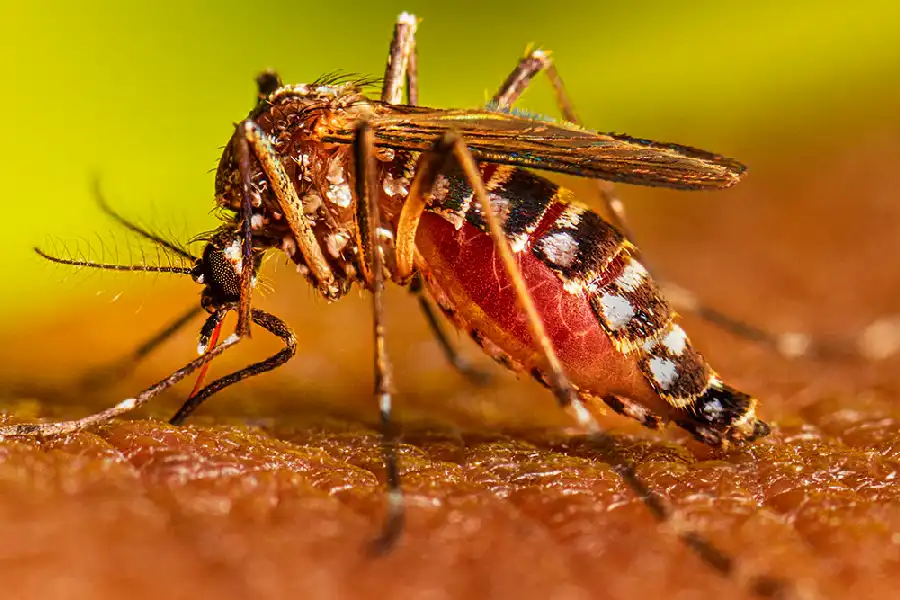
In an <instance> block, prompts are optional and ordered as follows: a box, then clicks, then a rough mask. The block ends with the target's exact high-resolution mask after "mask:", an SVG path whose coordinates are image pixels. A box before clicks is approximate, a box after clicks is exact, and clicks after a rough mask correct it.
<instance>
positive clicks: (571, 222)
mask: <svg viewBox="0 0 900 600" xmlns="http://www.w3.org/2000/svg"><path fill="white" fill-rule="evenodd" d="M583 212H584V210H583V209H581V208H578V207H576V206H571V207H569V208H567V209H566V210H564V211H563V212H562V214H561V215H559V218H557V219H556V222H555V223H554V225H555V226H557V227H559V228H561V229H576V228H577V227H578V224H579V223H580V222H581V213H583Z"/></svg>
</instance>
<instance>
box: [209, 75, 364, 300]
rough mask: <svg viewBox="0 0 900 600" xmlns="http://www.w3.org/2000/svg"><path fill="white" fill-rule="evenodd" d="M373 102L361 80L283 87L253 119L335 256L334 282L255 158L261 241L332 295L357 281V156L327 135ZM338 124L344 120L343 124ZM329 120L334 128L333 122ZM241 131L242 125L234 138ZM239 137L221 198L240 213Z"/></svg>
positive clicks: (224, 169) (322, 243)
mask: <svg viewBox="0 0 900 600" xmlns="http://www.w3.org/2000/svg"><path fill="white" fill-rule="evenodd" d="M373 110H374V108H373V105H372V104H371V103H370V102H369V100H367V99H366V98H365V96H363V94H362V91H361V87H360V85H358V84H356V83H342V84H338V85H334V84H331V85H330V84H328V83H327V82H319V83H313V84H299V85H289V86H282V87H279V88H277V89H276V90H275V91H273V92H272V93H270V94H269V95H268V96H267V97H266V98H265V99H263V100H261V101H260V102H259V103H258V105H257V106H256V108H255V109H254V110H253V111H252V112H251V113H250V115H249V119H251V120H252V121H253V122H254V123H255V124H257V125H258V126H259V127H260V129H262V131H263V132H264V133H265V134H266V136H267V141H268V143H269V144H271V146H272V148H273V149H274V151H275V152H276V153H277V155H278V157H279V159H280V163H281V165H282V167H283V168H284V171H285V174H286V176H287V178H288V179H289V181H290V182H291V184H292V185H293V187H294V190H295V191H296V194H297V198H298V200H299V202H300V204H301V205H302V211H297V213H298V214H300V216H301V218H302V219H305V220H306V221H307V222H308V223H309V226H310V228H311V229H312V232H313V234H314V236H315V238H316V240H317V242H318V245H319V247H320V248H321V251H322V256H323V257H324V259H325V260H326V261H327V262H328V264H329V267H330V269H331V271H332V273H333V280H331V281H319V280H318V279H317V278H316V276H315V274H314V273H313V272H312V271H311V269H310V268H309V266H308V265H307V264H306V262H305V260H304V257H303V256H302V254H301V253H300V252H299V251H298V248H297V243H296V240H295V238H294V234H293V232H292V230H291V227H290V224H289V222H288V219H287V218H286V217H285V215H284V213H285V212H286V211H285V210H284V208H283V207H282V204H281V201H280V200H279V198H278V197H277V195H276V193H275V190H274V189H273V184H272V183H271V182H270V181H269V180H268V178H267V177H266V175H265V173H264V171H263V169H262V167H261V165H260V164H259V162H258V160H257V159H256V158H255V157H253V158H251V165H252V166H251V176H250V185H251V202H252V210H253V214H252V216H251V221H250V223H251V229H252V231H253V234H254V238H255V239H256V240H257V242H259V243H262V244H265V245H266V246H268V247H272V248H277V249H280V250H283V251H284V253H285V254H286V255H287V256H288V258H289V259H290V260H291V261H293V262H294V263H295V265H296V268H297V271H298V272H299V273H300V274H302V275H304V276H305V277H306V278H307V280H308V281H309V282H310V284H311V285H313V287H315V288H317V289H318V290H319V292H320V293H321V294H322V295H323V296H325V297H326V298H328V299H329V300H336V299H338V298H340V297H341V296H343V295H344V294H346V293H347V291H348V290H349V288H350V286H351V285H352V284H353V283H354V282H356V281H357V280H358V279H357V277H358V273H359V272H360V269H359V268H358V260H359V256H358V253H359V250H358V248H357V245H356V243H355V240H356V225H355V222H356V221H355V214H354V207H355V197H354V192H353V187H352V169H353V162H352V156H351V148H350V147H349V146H348V145H346V144H338V143H330V142H326V141H324V140H323V139H322V133H321V132H322V131H323V130H324V129H326V128H327V129H333V128H335V126H338V127H343V126H346V127H351V128H352V126H353V124H354V123H355V122H356V121H358V120H359V119H360V118H361V117H364V116H366V115H368V114H371V113H372V111H373ZM336 124H337V125H336ZM326 125H327V127H326ZM239 135H240V132H238V131H236V132H235V136H239ZM235 139H236V137H232V140H231V142H230V143H229V144H228V145H226V147H225V150H224V152H223V154H222V158H221V160H220V162H219V167H218V171H217V173H216V202H217V203H218V205H219V206H220V207H222V208H224V209H226V210H228V211H230V212H232V213H233V215H234V217H233V218H234V222H237V221H238V220H239V219H240V206H241V198H242V195H241V175H240V169H239V167H238V162H237V160H236V154H235Z"/></svg>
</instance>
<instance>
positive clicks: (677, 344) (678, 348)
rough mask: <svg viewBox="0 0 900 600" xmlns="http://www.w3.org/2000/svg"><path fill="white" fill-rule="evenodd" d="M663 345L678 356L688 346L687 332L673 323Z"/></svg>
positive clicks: (663, 340)
mask: <svg viewBox="0 0 900 600" xmlns="http://www.w3.org/2000/svg"><path fill="white" fill-rule="evenodd" d="M662 345H663V346H665V347H666V349H667V350H668V351H669V352H671V353H672V354H674V355H676V356H681V354H682V353H683V352H684V349H685V347H687V334H686V333H685V332H684V329H682V328H681V327H679V326H678V325H672V328H671V329H670V330H669V333H667V334H666V337H664V338H663V339H662Z"/></svg>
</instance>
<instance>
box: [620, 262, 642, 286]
mask: <svg viewBox="0 0 900 600" xmlns="http://www.w3.org/2000/svg"><path fill="white" fill-rule="evenodd" d="M646 277H647V269H645V268H644V265H642V264H641V263H639V262H638V261H636V260H634V259H631V260H629V261H628V264H627V265H625V268H624V269H622V273H621V274H620V275H619V277H618V278H616V285H617V286H618V287H619V289H621V290H623V291H626V292H633V291H634V290H636V289H638V288H639V287H641V284H642V283H643V282H644V279H646Z"/></svg>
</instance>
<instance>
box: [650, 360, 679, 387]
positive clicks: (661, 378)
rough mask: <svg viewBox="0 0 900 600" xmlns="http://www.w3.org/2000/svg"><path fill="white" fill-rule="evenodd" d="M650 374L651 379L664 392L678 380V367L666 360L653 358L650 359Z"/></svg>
mask: <svg viewBox="0 0 900 600" xmlns="http://www.w3.org/2000/svg"><path fill="white" fill-rule="evenodd" d="M650 373H651V374H652V375H653V379H655V380H656V383H658V384H659V387H661V388H662V389H664V390H667V389H669V388H670V387H671V386H672V383H673V382H674V381H675V379H677V378H678V367H677V366H676V365H675V363H674V362H673V361H671V360H669V359H667V358H660V357H658V356H653V357H651V358H650Z"/></svg>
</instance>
